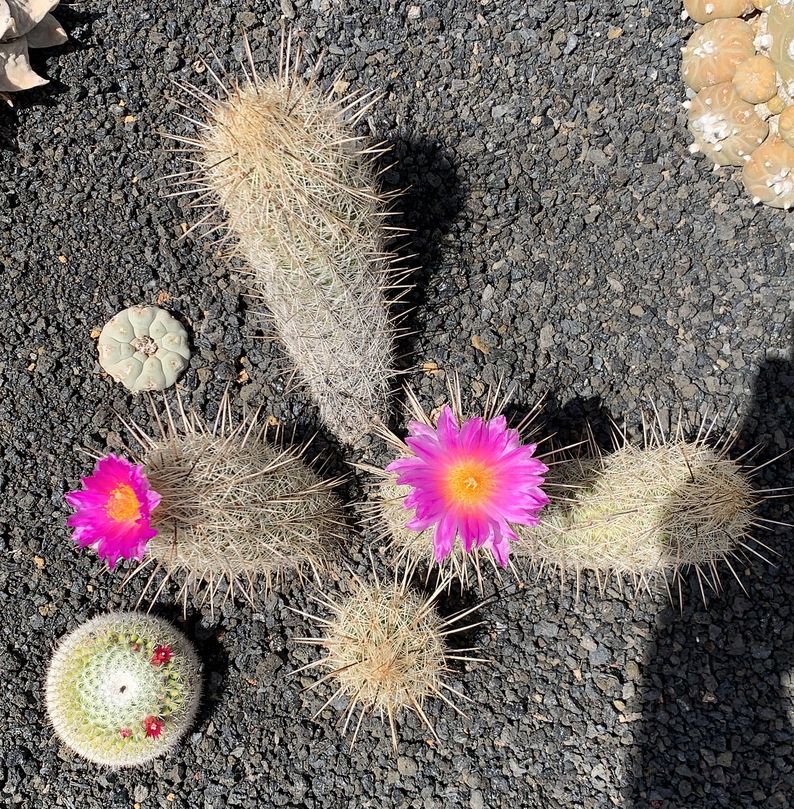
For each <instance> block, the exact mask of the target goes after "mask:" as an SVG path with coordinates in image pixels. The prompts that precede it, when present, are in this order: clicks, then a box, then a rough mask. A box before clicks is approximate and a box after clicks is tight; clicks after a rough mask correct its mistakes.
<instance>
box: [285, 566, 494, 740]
mask: <svg viewBox="0 0 794 809" xmlns="http://www.w3.org/2000/svg"><path fill="white" fill-rule="evenodd" d="M407 579H408V574H407V569H406V573H405V575H404V576H403V577H402V578H400V579H398V580H396V581H394V582H390V583H383V582H381V581H380V580H379V579H378V578H377V577H375V578H374V579H373V580H372V581H364V580H362V579H359V578H358V577H357V576H354V577H353V582H352V588H353V589H352V592H351V593H350V595H348V596H347V597H345V598H342V599H340V600H339V601H330V600H325V599H319V598H315V599H314V600H315V601H317V603H318V604H321V605H322V606H324V607H325V608H326V609H327V610H329V611H330V617H328V618H320V617H317V616H314V615H309V614H307V613H299V614H301V615H304V616H305V617H307V618H309V619H310V620H312V621H313V622H315V623H316V624H318V625H319V626H320V627H321V628H322V631H323V635H322V637H319V638H297V639H296V640H297V642H299V643H307V644H311V645H316V646H321V647H322V648H323V649H324V650H325V651H326V654H325V656H324V657H323V658H321V659H320V660H317V661H314V662H312V663H309V664H308V665H306V666H303V667H302V668H300V669H298V670H297V671H296V672H295V673H296V674H297V673H300V672H301V671H305V670H307V669H314V668H320V669H325V670H326V671H327V672H328V673H327V674H326V675H325V676H323V677H321V678H320V679H319V680H317V681H316V682H315V683H314V684H313V685H311V686H309V688H310V689H312V688H314V687H316V686H319V685H321V684H322V683H324V682H326V681H327V680H328V679H329V678H330V679H333V680H334V681H335V683H336V689H335V691H334V693H333V694H332V695H331V696H330V697H329V698H328V699H327V700H326V701H325V703H324V704H323V705H322V707H321V708H320V709H319V710H318V711H317V712H316V713H315V718H316V717H317V716H319V715H320V714H321V713H322V712H323V711H324V710H325V709H326V708H327V707H328V706H329V705H330V704H331V703H332V702H333V701H334V700H335V699H336V698H337V697H343V698H345V699H347V708H346V709H345V713H344V725H343V730H342V732H343V733H346V732H347V730H348V728H349V727H354V730H353V738H352V740H351V746H352V745H354V744H355V740H356V737H357V735H358V732H359V730H360V728H361V725H362V722H363V720H364V717H365V715H366V714H367V713H370V712H371V713H377V714H378V716H379V718H380V719H381V721H382V722H386V721H388V723H389V728H390V730H391V737H392V745H393V747H394V749H395V751H396V750H397V729H396V724H395V718H396V717H397V716H398V715H399V714H400V713H401V712H402V711H404V710H408V711H413V712H415V713H416V714H417V715H418V716H419V718H420V719H421V720H422V722H423V723H424V724H425V726H426V727H427V728H428V730H429V731H430V732H431V733H432V734H433V736H434V737H435V738H436V739H438V737H437V736H436V733H435V730H434V728H433V725H432V724H431V722H430V719H429V718H428V716H427V714H426V713H425V710H424V707H425V703H426V702H427V700H429V699H435V698H438V699H440V700H442V701H443V702H444V703H446V704H447V705H448V706H449V707H450V708H452V709H453V710H454V711H455V712H456V713H457V714H459V715H461V716H463V715H464V714H463V713H462V711H461V710H460V709H459V708H458V706H457V705H456V704H455V702H456V701H457V700H459V699H464V697H463V695H462V694H461V693H460V692H458V691H456V690H455V689H454V688H452V686H450V685H449V684H448V683H447V682H445V680H446V678H447V675H448V672H449V670H450V669H449V666H448V661H451V660H465V661H474V662H486V661H484V660H481V659H480V658H477V657H472V656H471V653H475V652H476V651H477V649H476V648H474V647H471V648H467V649H456V650H455V652H454V654H453V653H452V652H451V650H450V649H448V647H447V643H446V637H447V636H448V635H450V634H453V633H459V632H463V631H464V630H466V629H467V628H468V627H466V626H462V625H461V623H460V622H461V621H462V620H463V619H464V618H465V617H466V616H468V615H470V614H471V612H472V611H473V610H474V609H476V608H472V609H469V610H465V611H463V612H460V613H458V614H457V615H454V616H452V617H450V618H446V619H444V618H441V617H440V616H439V615H438V613H437V612H436V610H435V604H436V601H437V599H438V596H439V595H440V594H441V592H442V591H443V589H444V588H445V586H446V585H445V584H443V583H442V584H441V585H440V586H439V587H438V589H437V590H436V591H435V592H434V593H432V594H431V595H430V596H425V595H420V594H417V593H415V592H413V591H411V590H410V588H409V585H408V581H407ZM471 626H476V624H474V625H471ZM356 712H358V719H357V720H356V722H355V724H354V725H351V721H352V720H353V717H354V716H355V714H356Z"/></svg>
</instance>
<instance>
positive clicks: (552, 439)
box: [504, 391, 615, 462]
mask: <svg viewBox="0 0 794 809" xmlns="http://www.w3.org/2000/svg"><path fill="white" fill-rule="evenodd" d="M541 405H542V409H541V410H540V412H539V414H538V416H537V418H534V419H532V420H531V422H530V423H529V424H528V425H527V429H526V431H525V437H526V438H527V439H529V440H531V441H537V442H539V444H538V452H539V453H540V454H541V455H548V454H551V455H552V456H559V459H562V458H568V457H571V456H574V455H581V454H586V453H587V452H588V451H589V450H590V445H592V444H595V447H597V448H598V449H600V450H604V451H606V452H609V451H611V450H612V449H613V448H614V434H615V428H614V421H613V419H612V416H611V414H610V413H609V411H608V410H607V409H606V407H605V406H604V404H603V402H602V401H601V397H600V396H591V397H588V398H582V397H580V396H575V397H574V398H572V399H568V400H567V401H561V400H560V399H558V398H557V397H556V396H555V395H554V394H553V393H552V394H549V395H548V396H546V397H545V398H544V399H543V400H542V402H541ZM534 406H535V405H534V404H529V403H526V402H525V401H523V398H522V397H521V396H520V391H519V396H517V397H516V398H514V399H513V400H511V401H510V402H509V403H508V404H507V406H506V407H505V409H504V414H505V416H507V421H508V424H511V425H517V424H520V423H521V422H522V420H524V419H527V418H528V415H529V414H530V413H531V412H532V410H533V407H534ZM552 460H557V458H554V457H552ZM547 462H548V460H547Z"/></svg>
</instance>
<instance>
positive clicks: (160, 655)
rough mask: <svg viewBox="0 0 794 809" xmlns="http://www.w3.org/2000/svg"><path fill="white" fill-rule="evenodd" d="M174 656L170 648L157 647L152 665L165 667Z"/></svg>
mask: <svg viewBox="0 0 794 809" xmlns="http://www.w3.org/2000/svg"><path fill="white" fill-rule="evenodd" d="M173 656H174V653H173V652H172V651H171V647H170V646H155V647H154V652H153V654H152V660H151V663H152V665H153V666H164V665H165V664H166V663H168V662H169V661H170V660H171V658H172V657H173Z"/></svg>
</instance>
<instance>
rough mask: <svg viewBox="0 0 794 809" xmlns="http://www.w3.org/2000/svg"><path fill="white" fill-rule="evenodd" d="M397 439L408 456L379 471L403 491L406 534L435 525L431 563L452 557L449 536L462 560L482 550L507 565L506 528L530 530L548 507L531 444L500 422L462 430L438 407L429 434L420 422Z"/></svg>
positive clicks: (476, 421)
mask: <svg viewBox="0 0 794 809" xmlns="http://www.w3.org/2000/svg"><path fill="white" fill-rule="evenodd" d="M408 427H409V431H410V435H409V437H408V438H407V439H406V440H405V443H406V445H407V447H408V448H409V450H411V452H412V453H413V454H412V455H410V456H408V457H406V458H399V459H397V460H396V461H393V462H392V463H391V464H389V466H388V467H386V471H387V472H395V473H397V483H398V484H399V485H407V486H409V487H410V488H411V491H410V493H409V494H408V496H407V497H406V498H405V500H404V506H405V508H406V509H414V510H415V515H414V517H413V518H412V519H411V520H410V521H409V522H408V523H406V527H408V528H410V529H411V530H413V531H424V530H426V529H428V528H430V527H431V526H433V525H435V532H434V537H433V547H434V551H435V557H436V561H437V562H441V561H442V560H443V559H444V558H446V557H447V556H448V555H449V554H450V553H451V551H452V548H453V545H454V544H455V539H456V537H458V536H459V537H460V539H461V542H462V543H463V547H464V548H465V550H466V552H467V553H469V552H471V550H472V549H473V548H479V547H484V548H486V549H488V550H490V551H491V553H493V555H494V558H495V559H496V561H497V563H498V564H499V565H501V566H502V567H505V566H506V565H507V561H508V558H509V555H510V544H509V543H510V542H511V541H514V540H516V539H517V537H516V535H515V533H514V532H513V529H512V528H511V527H510V525H511V524H519V525H537V524H538V523H539V521H540V520H539V514H540V511H541V510H542V509H543V507H544V506H545V505H546V504H547V503H548V502H549V498H548V496H547V495H546V494H545V492H543V490H542V489H541V488H540V487H541V486H542V485H543V482H544V475H545V474H546V472H548V468H547V467H546V466H545V464H543V463H542V462H541V461H539V460H538V459H537V458H536V457H534V453H535V449H536V448H537V445H535V444H526V445H522V444H521V441H520V437H519V434H518V431H517V430H512V429H508V427H507V420H506V419H505V417H504V416H496V417H494V418H491V419H483V418H480V417H477V418H471V419H468V420H466V421H463V422H462V423H461V422H459V420H458V419H457V418H456V417H455V415H454V414H453V412H452V409H451V408H450V407H449V406H445V407H444V408H443V409H442V411H441V415H440V416H439V419H438V427H437V428H435V429H434V428H433V427H431V426H429V425H428V424H424V423H422V422H420V421H411V422H410V423H409V425H408Z"/></svg>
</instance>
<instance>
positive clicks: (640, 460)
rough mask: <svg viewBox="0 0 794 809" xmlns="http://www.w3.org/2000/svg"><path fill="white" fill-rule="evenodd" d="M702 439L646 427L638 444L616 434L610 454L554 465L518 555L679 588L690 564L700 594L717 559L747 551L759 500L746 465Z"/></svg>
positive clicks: (714, 579)
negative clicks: (539, 518)
mask: <svg viewBox="0 0 794 809" xmlns="http://www.w3.org/2000/svg"><path fill="white" fill-rule="evenodd" d="M728 449H729V442H728V441H727V440H726V441H725V442H723V443H722V444H721V445H717V446H716V447H712V446H710V445H708V444H707V443H706V441H705V438H704V437H703V436H700V437H698V438H697V439H695V440H694V441H687V440H685V439H684V438H683V436H682V434H681V431H680V429H679V430H677V431H676V435H675V436H673V437H666V436H665V435H664V434H663V433H661V432H660V431H659V430H658V429H656V430H652V431H650V432H648V434H647V436H646V444H645V446H643V447H637V446H633V445H632V444H630V443H629V442H628V441H626V440H625V436H624V437H623V442H622V446H620V447H619V448H618V449H616V450H615V451H614V452H612V453H609V454H606V455H601V454H598V453H597V452H596V453H593V454H591V455H590V456H588V457H585V458H583V459H576V460H572V461H569V462H563V463H560V464H559V465H558V466H557V467H556V468H555V472H556V474H557V484H558V486H559V488H560V489H561V490H563V491H566V492H567V493H568V495H567V497H563V498H560V499H559V500H558V501H557V503H556V505H555V507H553V508H552V509H551V511H550V513H549V514H548V515H547V516H546V518H545V520H544V521H543V523H542V524H541V526H539V527H536V528H531V529H522V531H521V535H522V541H521V542H519V543H516V550H517V556H518V557H523V558H524V559H528V560H531V561H532V562H533V563H535V564H536V565H538V566H540V567H546V566H550V567H554V568H557V569H559V571H560V572H561V574H563V575H564V574H565V572H566V571H574V572H575V573H576V575H577V586H578V582H579V573H580V572H581V571H583V570H592V571H595V572H596V574H598V575H599V577H601V576H603V577H604V579H606V578H608V577H609V576H610V575H612V574H614V575H615V576H616V577H617V578H618V580H619V581H621V580H622V579H623V577H625V576H629V577H631V578H633V579H634V580H635V581H636V582H639V583H642V584H644V585H647V584H649V583H650V582H651V581H652V580H653V579H654V578H658V577H661V578H663V579H664V581H665V584H666V586H667V587H668V591H670V588H671V585H674V586H675V587H676V589H678V590H679V597H680V588H681V580H682V575H683V573H684V572H686V571H687V570H688V569H690V568H692V569H694V570H695V571H696V575H697V578H698V582H699V585H700V589H701V594H702V595H703V596H704V597H705V591H706V588H708V589H711V590H713V591H717V590H719V588H720V575H719V566H720V564H724V565H725V566H726V567H727V568H728V570H730V572H731V573H733V574H734V575H736V573H735V569H734V567H733V566H732V564H731V560H732V559H734V558H736V557H741V556H743V555H744V554H745V552H746V551H750V552H753V553H757V551H755V549H754V545H753V542H754V541H753V539H752V535H751V529H752V527H753V526H754V524H755V523H756V521H757V518H756V516H755V514H754V509H755V507H756V505H757V503H758V500H759V497H758V495H757V494H756V493H755V492H754V490H753V488H752V486H751V483H750V480H749V477H748V470H746V469H745V468H744V467H742V466H741V465H740V464H738V463H737V462H736V461H733V460H731V459H730V458H729V457H728V456H727V451H728Z"/></svg>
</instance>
